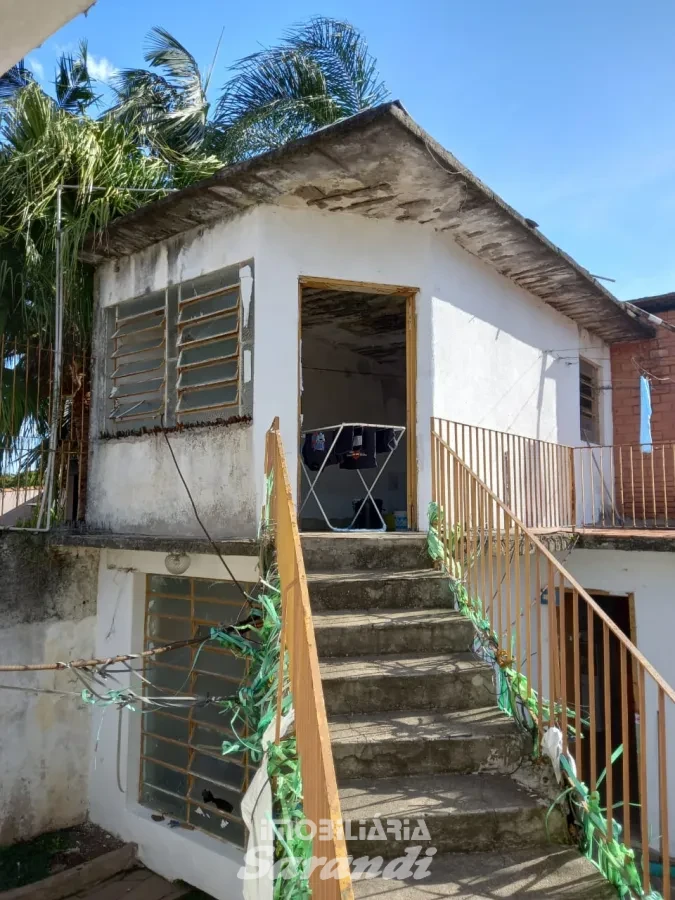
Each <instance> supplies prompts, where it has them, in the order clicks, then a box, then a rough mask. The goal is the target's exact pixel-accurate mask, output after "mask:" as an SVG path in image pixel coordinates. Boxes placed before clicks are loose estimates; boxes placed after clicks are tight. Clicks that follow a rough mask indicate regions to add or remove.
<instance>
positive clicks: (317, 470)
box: [298, 278, 417, 531]
mask: <svg viewBox="0 0 675 900" xmlns="http://www.w3.org/2000/svg"><path fill="white" fill-rule="evenodd" d="M415 347H416V329H415V291H414V290H413V289H409V288H394V287H387V286H384V285H382V286H380V285H364V284H354V283H352V282H338V281H330V282H327V281H322V280H319V279H310V278H303V279H301V281H300V405H299V408H300V424H299V431H300V435H299V437H300V446H301V453H300V459H299V472H298V476H299V479H300V481H299V491H298V496H299V498H300V502H299V509H300V513H299V523H300V528H301V530H303V531H330V530H336V531H345V530H354V531H383V530H385V529H386V530H387V531H406V530H411V529H415V528H416V527H417V521H416V519H417V511H416V494H417V477H416V476H417V466H416V452H415V421H416V416H415V387H416V371H415V369H416V359H415Z"/></svg>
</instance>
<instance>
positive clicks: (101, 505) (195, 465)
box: [87, 424, 256, 539]
mask: <svg viewBox="0 0 675 900" xmlns="http://www.w3.org/2000/svg"><path fill="white" fill-rule="evenodd" d="M168 439H169V441H170V442H171V448H172V449H173V452H174V454H175V456H176V460H177V462H178V465H179V467H180V470H181V472H182V474H183V477H184V478H185V480H186V482H187V484H188V486H189V488H190V492H191V493H192V494H193V496H194V499H195V502H196V504H197V509H198V510H199V516H200V518H201V519H202V521H203V522H204V525H205V526H206V528H207V529H208V531H209V534H210V535H211V537H213V538H218V539H220V538H231V537H255V533H256V524H255V523H256V513H255V478H254V472H253V430H252V428H251V426H250V424H235V425H229V426H226V427H224V426H214V427H211V428H195V429H194V430H189V431H179V432H174V433H172V434H169V435H168ZM87 522H88V524H89V525H90V526H91V527H93V528H96V527H100V528H104V529H107V530H112V531H113V532H119V533H125V532H126V533H128V532H136V533H140V534H160V535H180V536H181V537H203V534H204V532H203V531H202V530H201V528H200V527H199V524H198V523H197V520H196V519H195V515H194V512H193V510H192V506H191V505H190V501H189V498H188V495H187V492H186V490H185V487H184V485H183V484H182V482H181V481H180V477H179V475H178V472H177V470H176V466H175V464H174V461H173V459H172V457H171V454H170V452H169V448H168V447H167V444H166V440H165V438H164V436H163V435H162V434H154V435H142V436H137V437H126V438H112V439H108V440H99V441H97V442H96V444H95V447H94V449H93V451H92V454H91V464H90V470H89V481H88V488H87Z"/></svg>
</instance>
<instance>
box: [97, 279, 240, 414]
mask: <svg viewBox="0 0 675 900" xmlns="http://www.w3.org/2000/svg"><path fill="white" fill-rule="evenodd" d="M244 273H245V274H244ZM240 275H241V276H242V278H244V277H246V278H248V281H249V285H250V284H252V281H251V270H250V268H249V267H246V268H244V269H240V268H239V266H231V267H229V268H228V269H222V270H220V271H218V272H214V273H211V274H210V275H205V276H201V277H200V278H197V279H194V280H192V281H186V282H183V283H182V284H179V285H172V286H170V287H169V288H167V289H166V290H165V291H160V292H157V293H154V294H150V295H148V296H145V297H140V298H138V299H135V300H129V301H126V302H124V303H120V304H119V305H118V306H117V307H115V309H114V310H113V311H112V313H111V315H112V319H111V346H110V361H111V366H110V382H111V384H110V392H109V403H108V424H107V428H111V426H112V428H111V430H113V431H122V430H132V431H133V430H140V429H141V428H152V427H153V426H157V425H160V424H161V422H162V421H163V422H164V424H165V425H176V424H188V423H200V422H205V423H207V422H213V421H217V420H219V419H222V418H228V417H229V416H232V415H238V414H240V413H241V369H242V366H241V355H242V349H241V346H242V340H241V338H242V327H243V321H242V320H243V313H242V287H241V281H240ZM248 297H249V299H250V287H249V289H248ZM247 353H249V355H250V351H247Z"/></svg>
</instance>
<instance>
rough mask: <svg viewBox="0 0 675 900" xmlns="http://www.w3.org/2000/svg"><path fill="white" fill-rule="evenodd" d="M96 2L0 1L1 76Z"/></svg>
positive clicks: (50, 0) (78, 0)
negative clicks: (0, 26)
mask: <svg viewBox="0 0 675 900" xmlns="http://www.w3.org/2000/svg"><path fill="white" fill-rule="evenodd" d="M95 2H96V0H0V24H1V25H2V28H0V74H3V73H4V72H6V71H7V70H8V69H11V68H12V66H14V65H16V63H18V62H19V60H20V59H23V57H24V56H25V55H26V54H27V53H30V51H31V50H34V49H35V48H36V47H38V46H39V45H40V44H41V43H42V42H43V41H44V40H46V39H47V38H48V37H49V36H50V35H52V34H54V32H55V31H58V29H59V28H61V27H62V26H63V25H65V24H66V22H70V20H71V19H74V18H75V16H77V15H78V14H79V13H83V12H84V13H86V11H87V10H88V9H91V7H92V6H93V5H94V3H95Z"/></svg>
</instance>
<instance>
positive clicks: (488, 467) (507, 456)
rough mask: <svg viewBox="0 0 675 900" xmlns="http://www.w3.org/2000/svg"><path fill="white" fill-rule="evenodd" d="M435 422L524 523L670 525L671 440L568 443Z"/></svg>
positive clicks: (674, 466) (673, 511)
mask: <svg viewBox="0 0 675 900" xmlns="http://www.w3.org/2000/svg"><path fill="white" fill-rule="evenodd" d="M433 427H434V429H435V431H436V432H437V434H438V435H440V436H441V437H442V439H443V440H444V441H445V442H446V443H447V444H448V446H449V447H450V448H451V449H452V450H454V452H455V453H456V454H457V455H458V456H459V457H460V459H462V460H463V461H464V462H465V463H466V464H467V466H468V467H469V468H470V469H471V471H473V472H475V473H476V475H477V476H478V477H479V478H480V479H481V481H483V482H485V484H486V485H487V486H488V487H489V488H490V490H492V491H494V493H495V494H496V495H497V497H499V499H500V500H501V501H502V503H504V504H505V505H506V506H507V507H508V508H509V509H510V510H511V511H512V512H513V513H514V515H516V516H518V518H519V519H520V520H521V521H522V522H523V523H524V524H525V525H526V526H528V527H530V528H535V529H556V528H649V529H659V528H674V527H675V443H654V444H650V445H647V446H644V445H643V446H641V445H640V444H607V445H585V446H583V447H582V446H579V447H571V446H567V445H565V444H556V443H552V442H551V441H541V440H539V439H537V438H528V437H524V436H523V435H518V434H511V433H510V432H505V431H496V430H494V429H491V428H481V427H479V426H477V425H466V424H464V423H462V422H452V421H449V420H448V419H440V418H434V419H433Z"/></svg>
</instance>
